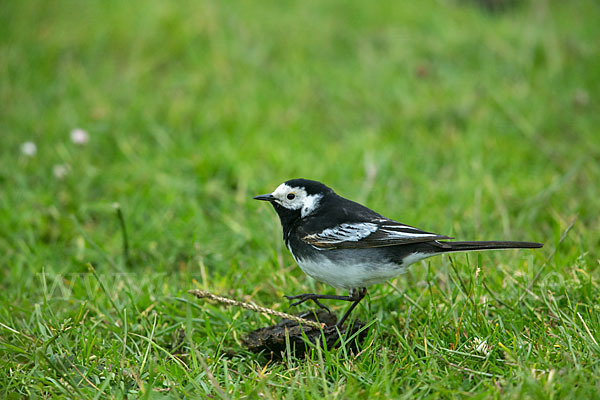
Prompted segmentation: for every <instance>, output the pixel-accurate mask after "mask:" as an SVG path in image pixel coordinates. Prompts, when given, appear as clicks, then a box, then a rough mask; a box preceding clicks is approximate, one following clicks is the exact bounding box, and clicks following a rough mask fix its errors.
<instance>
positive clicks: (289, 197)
mask: <svg viewBox="0 0 600 400" xmlns="http://www.w3.org/2000/svg"><path fill="white" fill-rule="evenodd" d="M287 198H288V200H294V199H295V198H296V195H295V194H294V193H288V195H287Z"/></svg>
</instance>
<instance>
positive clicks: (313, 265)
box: [294, 253, 427, 289]
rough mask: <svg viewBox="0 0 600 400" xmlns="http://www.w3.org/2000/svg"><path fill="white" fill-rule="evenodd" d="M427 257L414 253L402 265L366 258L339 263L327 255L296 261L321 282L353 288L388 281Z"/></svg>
mask: <svg viewBox="0 0 600 400" xmlns="http://www.w3.org/2000/svg"><path fill="white" fill-rule="evenodd" d="M426 257H427V255H425V254H423V253H414V254H413V255H411V256H409V257H407V259H406V261H405V262H404V263H403V264H402V265H399V264H396V263H391V262H383V263H373V262H366V260H364V259H363V260H360V259H355V260H353V259H348V260H347V262H345V263H339V262H335V261H332V260H331V259H329V258H328V257H325V256H317V257H314V258H311V259H296V262H297V263H298V265H299V266H300V268H301V269H302V271H304V273H305V274H307V275H308V276H310V277H312V278H314V279H316V280H317V281H319V282H324V283H327V284H328V285H331V286H333V287H336V288H341V289H352V288H360V287H368V286H371V285H375V284H377V283H383V282H386V281H388V280H390V279H392V278H394V277H396V276H398V275H400V274H402V273H403V272H405V271H406V269H407V267H408V266H409V265H410V264H412V263H414V262H415V261H418V260H422V259H423V258H426ZM294 258H295V257H294Z"/></svg>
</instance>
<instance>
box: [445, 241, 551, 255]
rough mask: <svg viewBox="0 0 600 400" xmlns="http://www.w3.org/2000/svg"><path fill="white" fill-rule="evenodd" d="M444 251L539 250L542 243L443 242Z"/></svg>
mask: <svg viewBox="0 0 600 400" xmlns="http://www.w3.org/2000/svg"><path fill="white" fill-rule="evenodd" d="M438 243H439V244H441V245H442V249H443V250H442V251H443V252H446V251H469V250H494V249H537V248H540V247H542V246H543V244H542V243H534V242H509V241H495V240H493V241H482V242H442V241H438Z"/></svg>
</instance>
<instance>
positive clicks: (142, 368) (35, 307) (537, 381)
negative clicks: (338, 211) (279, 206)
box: [0, 0, 600, 398]
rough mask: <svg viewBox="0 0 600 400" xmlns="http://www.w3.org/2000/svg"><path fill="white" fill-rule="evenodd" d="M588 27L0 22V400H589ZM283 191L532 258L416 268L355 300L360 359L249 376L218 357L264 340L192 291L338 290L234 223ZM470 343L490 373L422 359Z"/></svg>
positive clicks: (359, 17) (279, 13) (534, 3)
mask: <svg viewBox="0 0 600 400" xmlns="http://www.w3.org/2000/svg"><path fill="white" fill-rule="evenodd" d="M496 3H498V4H500V3H502V2H496ZM599 20H600V9H599V7H598V4H597V3H596V2H594V1H591V0H590V1H585V0H581V1H571V2H559V1H550V0H531V1H513V2H507V5H506V6H505V7H500V8H499V9H496V10H495V11H490V10H489V9H487V8H485V7H482V6H481V5H480V4H478V2H476V1H449V0H448V1H442V0H439V1H425V2H419V3H398V2H391V1H386V2H380V3H365V2H360V1H326V2H323V1H302V2H300V1H291V2H277V1H265V2H260V3H251V2H244V1H231V2H216V1H201V2H194V1H179V2H159V1H147V2H141V1H130V2H119V1H103V2H74V1H55V2H51V3H48V2H38V1H29V2H16V1H5V2H3V3H2V4H1V5H0V21H1V23H0V101H1V104H2V107H0V148H1V153H0V154H1V158H0V221H1V222H0V264H1V265H2V272H1V275H0V276H1V278H0V279H1V281H0V287H1V288H2V291H1V293H0V304H1V305H2V307H0V322H1V323H2V325H1V329H2V334H1V335H0V348H1V349H2V353H3V354H2V355H0V358H1V359H2V360H3V363H2V364H3V365H4V366H3V367H0V368H2V369H3V373H2V377H1V378H0V382H2V384H1V385H0V387H2V388H4V389H1V390H2V394H3V396H8V397H10V396H13V397H14V398H18V397H21V396H31V397H35V396H40V397H52V396H55V395H56V396H59V395H67V396H70V397H94V396H107V397H116V398H120V397H124V396H127V394H133V395H139V396H146V397H152V396H162V395H168V396H172V397H175V398H177V397H184V396H200V395H203V396H204V395H206V396H209V395H210V396H213V397H214V396H217V397H218V396H220V395H224V396H234V397H241V396H242V395H243V394H247V395H249V396H250V397H258V396H262V397H267V398H280V397H281V396H284V395H286V396H288V397H304V398H314V397H322V396H324V395H326V396H329V397H332V398H351V397H362V396H367V395H368V396H370V397H376V398H377V397H382V398H390V397H400V396H407V397H414V396H419V397H435V398H437V397H451V396H465V395H473V396H475V397H477V396H480V397H486V396H496V397H498V396H500V397H501V396H506V397H514V398H521V397H523V396H528V397H530V398H537V397H540V398H548V397H560V398H563V397H565V398H566V397H569V396H572V397H578V396H585V397H592V396H597V393H598V391H599V390H600V382H599V381H598V372H599V371H600V367H599V365H598V356H599V353H600V347H599V346H598V343H597V341H598V340H600V320H599V318H598V304H597V298H598V295H600V291H599V290H598V286H597V279H598V256H597V252H596V250H595V249H597V248H598V245H600V235H598V231H599V229H600V220H599V218H598V210H599V209H600V190H599V189H598V182H600V139H599V137H598V126H600V112H599V111H600V107H599V103H598V94H599V93H600V65H599V64H600V57H599V56H600V52H599V50H600V41H599V40H598V38H599V37H600V25H598V21H599ZM75 128H81V129H84V130H86V131H87V132H88V134H89V142H88V143H87V144H83V145H78V144H76V143H73V142H72V141H71V140H70V138H69V132H70V131H72V130H73V129H75ZM27 141H31V142H33V143H35V145H36V147H37V152H36V154H35V155H33V156H27V155H25V154H23V153H22V152H21V150H20V149H21V145H22V144H23V143H24V142H27ZM57 166H63V167H64V168H65V169H66V171H67V173H66V175H64V176H59V177H57V176H56V167H57ZM58 175H60V174H58ZM295 177H304V178H310V179H317V180H320V181H323V182H325V183H327V184H328V185H329V186H331V187H333V188H334V189H335V190H336V191H337V192H338V193H339V194H341V195H343V196H345V197H349V198H352V199H354V200H357V201H360V202H364V203H366V204H367V205H368V206H370V207H371V208H374V209H376V210H377V211H379V212H381V213H383V214H384V215H386V216H388V217H391V218H394V219H397V220H400V221H402V222H405V223H408V224H411V225H416V226H418V227H421V228H423V229H426V230H430V231H435V232H439V233H442V234H449V235H452V236H456V237H458V238H461V239H466V240H468V239H513V240H535V241H540V242H544V243H545V244H546V247H545V248H544V249H543V250H542V251H538V252H501V253H489V254H488V253H486V254H485V255H482V256H480V257H477V256H476V257H470V258H467V257H465V256H457V257H455V266H454V268H452V267H451V266H450V264H449V260H448V259H446V258H439V259H433V260H431V261H428V263H427V264H421V265H415V266H414V267H413V268H412V272H411V273H410V274H408V275H407V276H404V277H400V278H398V279H397V280H395V281H394V286H395V287H398V288H400V290H401V293H397V292H396V291H395V289H394V287H393V286H386V285H381V286H379V287H377V288H374V290H371V298H370V300H369V302H368V305H366V306H365V307H363V309H362V311H361V314H360V315H361V317H362V318H364V319H367V320H376V326H378V327H379V332H378V333H372V337H370V342H369V346H368V350H366V351H365V353H364V354H362V355H361V356H358V357H356V356H354V355H351V354H345V353H344V352H342V351H341V350H339V351H335V350H331V351H325V352H324V354H320V353H319V354H320V356H321V357H324V360H323V359H322V358H321V359H319V358H313V359H311V360H288V362H287V364H285V365H282V364H276V365H273V364H270V365H269V366H268V367H265V363H266V361H265V357H260V356H258V357H257V356H253V355H250V354H247V353H244V350H243V348H242V346H241V343H240V340H239V338H240V337H241V336H243V334H244V333H245V332H247V331H249V330H250V329H253V328H256V327H260V326H264V325H265V324H266V323H267V322H268V320H267V319H266V318H264V317H260V316H255V315H252V314H245V313H240V312H238V311H237V310H228V309H221V308H219V307H213V306H206V305H204V304H201V305H200V306H196V305H195V302H194V301H193V300H192V299H190V298H189V297H188V296H187V295H186V294H185V292H186V291H187V290H188V289H190V288H193V287H203V288H207V289H210V290H212V291H215V292H218V293H221V294H229V295H232V296H235V297H238V298H240V299H250V300H253V301H256V302H258V303H261V304H264V305H267V306H273V307H274V308H278V309H281V310H287V304H286V303H285V302H284V301H282V299H281V295H282V294H284V293H285V294H294V293H300V292H306V291H308V290H321V291H330V292H332V289H331V288H327V287H326V286H324V285H320V284H318V283H315V282H312V281H310V280H309V279H308V278H306V277H305V276H304V275H303V274H302V272H301V271H300V270H299V269H298V268H297V267H295V266H294V263H293V260H292V259H291V257H290V256H289V255H288V254H287V251H286V249H285V248H284V246H283V243H282V241H281V238H280V227H279V223H278V220H277V218H276V216H275V214H274V212H273V211H272V210H271V209H269V207H266V206H265V205H264V204H255V203H256V202H253V201H251V196H253V195H256V194H261V193H265V192H268V191H271V190H272V189H274V188H275V187H276V186H277V185H278V184H279V183H281V182H283V181H285V180H287V179H290V178H295ZM114 203H117V204H118V205H119V207H120V209H121V210H122V212H123V214H124V218H125V222H126V226H127V231H128V239H129V247H130V254H129V262H126V260H125V259H124V257H123V256H122V235H121V228H120V225H119V221H118V219H117V217H116V216H115V209H114ZM573 221H575V223H574V225H573V226H572V229H571V230H570V231H569V233H568V235H566V236H565V237H564V241H563V242H562V244H561V245H560V246H559V239H560V237H561V235H564V234H565V231H566V230H567V227H568V226H569V225H570V224H571V223H572V222H573ZM555 251H556V253H554V252H555ZM547 259H549V260H550V261H549V262H546V260H547ZM87 263H91V264H93V265H94V267H95V271H96V273H97V275H95V276H94V275H92V274H89V270H88V266H87ZM424 266H427V268H424ZM477 268H481V271H483V272H482V273H481V274H480V273H477V275H476V274H475V270H476V269H477ZM461 277H462V278H461ZM459 278H460V279H463V280H464V281H470V282H471V283H472V284H473V285H472V286H471V288H472V291H468V290H465V287H461V285H460V282H461V280H460V279H459ZM483 280H485V283H486V286H487V287H488V288H489V291H488V290H486V289H485V286H484V285H483V283H482V282H483ZM100 282H104V288H103V287H102V285H101V283H100ZM492 294H495V296H496V298H494V296H492ZM409 300H410V301H409ZM415 304H416V305H415ZM337 309H338V310H339V311H341V310H342V306H341V305H340V306H339V307H337ZM466 321H470V322H469V323H466ZM182 327H183V328H182ZM182 332H183V333H182ZM432 332H436V333H435V334H434V333H432ZM179 336H181V337H182V338H184V339H182V340H179V339H178V338H179ZM474 337H477V338H480V339H481V340H486V341H487V343H488V344H489V345H490V346H491V347H492V348H493V349H494V350H493V351H492V352H491V353H490V354H488V355H486V356H485V357H483V356H481V355H479V357H483V358H484V360H483V361H482V360H481V359H480V358H477V357H472V356H471V357H469V356H464V359H463V358H460V357H462V356H459V355H457V354H458V353H444V351H442V350H439V349H449V350H451V351H460V352H462V353H473V352H475V353H477V352H476V351H475V350H476V348H472V344H473V338H474ZM428 341H430V342H428ZM428 343H429V344H428ZM428 346H429V350H428ZM469 346H471V347H469ZM432 348H433V349H438V350H439V351H433V350H432ZM224 349H233V350H232V351H234V352H236V353H237V355H236V356H231V354H230V353H231V352H232V351H229V352H228V351H224ZM474 349H475V350H474ZM432 351H433V352H432ZM167 354H168V355H167ZM173 354H176V355H177V356H178V357H180V358H179V359H180V361H177V360H175V359H174V358H173V357H174V356H173ZM439 354H443V357H442V356H440V355H439ZM450 354H451V355H452V357H458V358H456V359H454V358H453V359H448V358H447V357H450ZM315 357H316V356H315ZM266 360H268V357H266ZM184 363H185V364H184ZM184 365H185V366H184ZM232 370H233V371H237V375H236V374H235V373H232V372H231V371H232ZM211 375H212V378H210V379H209V377H210V376H211ZM154 389H156V390H154Z"/></svg>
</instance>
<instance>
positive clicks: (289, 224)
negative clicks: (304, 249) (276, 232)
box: [271, 201, 301, 246]
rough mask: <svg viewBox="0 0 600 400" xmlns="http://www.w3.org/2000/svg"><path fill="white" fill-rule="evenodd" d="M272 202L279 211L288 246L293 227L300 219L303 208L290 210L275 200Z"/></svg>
mask: <svg viewBox="0 0 600 400" xmlns="http://www.w3.org/2000/svg"><path fill="white" fill-rule="evenodd" d="M271 204H272V205H273V208H274V209H275V211H277V215H279V220H280V221H281V227H282V228H283V240H284V241H285V244H286V246H287V245H288V242H289V238H290V233H291V231H292V228H293V227H294V226H295V225H296V224H297V223H298V222H299V221H300V218H301V209H298V210H290V209H289V208H285V207H283V206H281V205H279V204H278V203H276V202H274V201H273V202H271Z"/></svg>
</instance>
